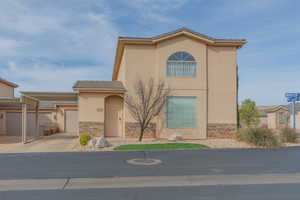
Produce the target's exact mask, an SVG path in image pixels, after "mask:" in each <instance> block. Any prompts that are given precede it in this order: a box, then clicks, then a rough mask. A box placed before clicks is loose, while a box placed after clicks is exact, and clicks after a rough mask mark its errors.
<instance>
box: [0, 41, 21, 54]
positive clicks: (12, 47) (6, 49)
mask: <svg viewBox="0 0 300 200" xmlns="http://www.w3.org/2000/svg"><path fill="white" fill-rule="evenodd" d="M25 45H26V42H23V41H17V40H15V39H4V38H1V37H0V55H1V56H2V57H4V56H5V57H10V56H16V55H18V53H19V52H18V50H19V49H20V48H22V47H24V46H25Z"/></svg>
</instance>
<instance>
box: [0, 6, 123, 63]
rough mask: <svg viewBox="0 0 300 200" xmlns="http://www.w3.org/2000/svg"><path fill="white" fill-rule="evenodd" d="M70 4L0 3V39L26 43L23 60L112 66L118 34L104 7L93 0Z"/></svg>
mask: <svg viewBox="0 0 300 200" xmlns="http://www.w3.org/2000/svg"><path fill="white" fill-rule="evenodd" d="M72 3H73V4H71V3H70V2H69V1H68V3H66V2H65V3H55V2H53V1H47V0H45V1H43V3H42V4H41V2H40V1H36V0H27V1H21V0H15V1H11V0H9V1H8V0H4V1H1V4H0V5H1V6H0V37H1V35H5V36H6V37H18V38H19V39H21V40H22V41H24V42H27V43H28V45H26V49H23V51H22V52H23V57H26V58H28V57H33V58H46V59H65V58H67V59H75V60H76V59H78V60H93V61H101V62H106V63H110V62H112V59H113V56H114V48H115V42H116V38H117V36H118V35H119V33H118V29H117V28H116V26H115V25H114V24H113V22H112V19H111V17H110V13H109V12H107V11H106V10H107V9H106V7H105V5H104V4H102V2H101V1H94V0H90V1H85V6H86V7H84V6H83V4H82V3H83V2H82V1H77V0H76V1H72ZM76 6H77V7H76ZM80 6H82V7H80ZM95 8H97V9H98V10H97V11H95V10H93V9H95ZM8 39H13V38H8ZM0 57H3V55H0ZM18 59H21V58H18Z"/></svg>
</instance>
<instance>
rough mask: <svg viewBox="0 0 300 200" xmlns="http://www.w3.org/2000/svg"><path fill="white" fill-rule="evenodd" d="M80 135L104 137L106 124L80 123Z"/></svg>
mask: <svg viewBox="0 0 300 200" xmlns="http://www.w3.org/2000/svg"><path fill="white" fill-rule="evenodd" d="M79 134H91V135H92V136H103V135H104V123H102V122H91V121H85V122H79Z"/></svg>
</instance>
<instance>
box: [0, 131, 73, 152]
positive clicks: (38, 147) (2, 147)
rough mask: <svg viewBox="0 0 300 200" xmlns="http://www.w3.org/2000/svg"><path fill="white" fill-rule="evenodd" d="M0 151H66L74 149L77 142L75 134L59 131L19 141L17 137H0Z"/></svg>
mask: <svg viewBox="0 0 300 200" xmlns="http://www.w3.org/2000/svg"><path fill="white" fill-rule="evenodd" d="M0 140H1V142H0V153H29V152H68V151H74V150H75V147H76V145H77V143H78V137H77V135H76V134H70V133H59V134H54V135H51V136H44V137H41V138H38V139H36V140H31V141H30V142H29V143H27V144H25V145H24V144H22V143H20V138H19V137H2V136H1V137H0Z"/></svg>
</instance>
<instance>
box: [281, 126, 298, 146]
mask: <svg viewBox="0 0 300 200" xmlns="http://www.w3.org/2000/svg"><path fill="white" fill-rule="evenodd" d="M280 138H281V141H282V142H290V143H295V142H296V140H297V133H296V131H295V130H294V129H291V128H284V129H282V130H281V131H280Z"/></svg>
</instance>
